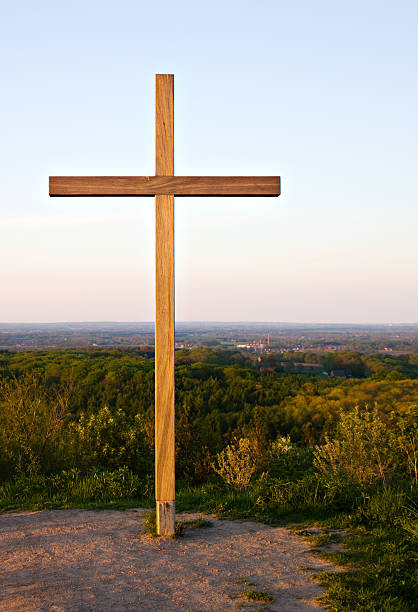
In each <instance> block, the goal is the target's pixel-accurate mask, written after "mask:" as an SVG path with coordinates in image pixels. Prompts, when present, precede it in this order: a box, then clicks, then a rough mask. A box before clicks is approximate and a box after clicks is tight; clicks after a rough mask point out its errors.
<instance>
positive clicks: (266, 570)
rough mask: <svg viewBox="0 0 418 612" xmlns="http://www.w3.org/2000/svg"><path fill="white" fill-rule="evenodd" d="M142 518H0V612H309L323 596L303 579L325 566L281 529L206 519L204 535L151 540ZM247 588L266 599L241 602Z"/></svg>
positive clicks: (78, 514)
mask: <svg viewBox="0 0 418 612" xmlns="http://www.w3.org/2000/svg"><path fill="white" fill-rule="evenodd" d="M143 513H144V511H143V510H142V509H137V510H129V511H125V512H122V511H114V510H100V511H91V510H46V511H42V512H19V513H15V514H2V515H0V610H1V611H7V612H12V611H19V612H21V611H25V610H30V611H34V610H47V611H49V612H61V611H67V610H83V611H84V610H89V611H97V612H99V611H107V610H112V611H123V610H137V611H150V610H163V611H167V612H171V611H173V612H174V611H176V612H177V611H206V610H210V611H211V612H219V611H223V610H263V609H264V610H281V611H288V610H289V611H293V610H312V609H317V607H318V606H317V604H315V602H314V598H315V597H317V596H318V595H320V594H321V592H322V590H321V588H320V587H319V586H318V585H317V584H315V583H313V582H312V581H311V580H310V575H311V574H312V573H314V572H318V571H321V570H322V569H327V568H329V566H328V565H327V564H326V563H325V562H323V561H321V560H320V559H318V557H316V556H315V555H313V554H312V553H310V552H309V546H308V545H307V543H306V542H304V540H303V539H302V538H300V537H296V536H294V535H293V534H292V533H291V532H289V531H288V530H287V529H283V528H272V527H269V526H267V525H262V524H259V523H253V522H248V521H246V522H243V521H223V520H218V519H216V518H213V517H205V518H208V519H210V520H211V521H212V523H213V526H212V527H211V528H203V527H201V528H199V529H193V530H188V531H187V532H186V535H185V537H184V538H180V539H178V540H172V539H170V538H155V539H152V538H150V537H148V536H146V535H144V534H143V520H142V515H143ZM197 516H200V515H190V514H188V515H185V514H183V515H179V516H178V517H177V518H178V520H189V519H190V518H196V517H197ZM246 581H247V582H251V583H254V585H255V586H251V585H249V584H247V583H246ZM246 589H255V590H259V591H265V592H267V593H269V594H270V595H271V596H273V597H274V602H273V603H268V604H262V603H250V602H246V601H245V600H244V599H243V598H242V594H243V592H244V591H245V590H246ZM263 606H264V608H263Z"/></svg>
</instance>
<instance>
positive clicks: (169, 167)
mask: <svg viewBox="0 0 418 612" xmlns="http://www.w3.org/2000/svg"><path fill="white" fill-rule="evenodd" d="M155 174H156V175H157V176H172V175H173V174H174V75H173V74H156V75H155Z"/></svg>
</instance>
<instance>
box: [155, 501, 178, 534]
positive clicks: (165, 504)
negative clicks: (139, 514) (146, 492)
mask: <svg viewBox="0 0 418 612" xmlns="http://www.w3.org/2000/svg"><path fill="white" fill-rule="evenodd" d="M156 514H157V533H158V534H160V535H162V536H164V535H173V533H174V530H175V523H176V521H175V518H176V508H175V502H174V501H157V509H156Z"/></svg>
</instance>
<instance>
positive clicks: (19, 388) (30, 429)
mask: <svg viewBox="0 0 418 612" xmlns="http://www.w3.org/2000/svg"><path fill="white" fill-rule="evenodd" d="M70 394H71V387H70V385H66V386H62V387H61V388H57V387H52V388H50V389H48V388H45V387H43V386H42V385H41V384H40V381H39V379H37V378H36V377H34V376H31V375H29V374H27V375H25V376H23V377H22V378H21V379H20V380H18V379H16V378H11V379H9V380H8V379H5V380H2V381H0V469H1V474H2V475H3V478H4V477H5V476H6V477H11V476H18V475H21V474H24V473H28V474H35V473H38V472H39V471H44V470H46V471H47V470H50V469H52V468H53V466H55V465H57V464H58V465H60V464H61V465H62V466H63V465H64V464H65V461H64V453H63V452H62V451H63V449H62V444H63V439H62V432H63V428H64V422H65V419H66V417H67V415H68V411H69V398H70Z"/></svg>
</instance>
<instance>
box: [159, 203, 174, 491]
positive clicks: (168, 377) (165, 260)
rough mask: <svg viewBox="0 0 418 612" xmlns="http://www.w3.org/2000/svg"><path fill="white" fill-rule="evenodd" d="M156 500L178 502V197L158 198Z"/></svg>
mask: <svg viewBox="0 0 418 612" xmlns="http://www.w3.org/2000/svg"><path fill="white" fill-rule="evenodd" d="M155 304H156V311H155V497H156V499H157V500H158V501H172V500H174V499H175V482H174V196H166V195H162V196H156V198H155Z"/></svg>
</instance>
